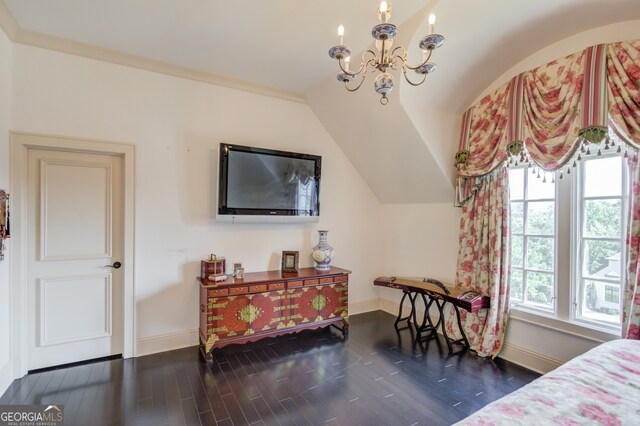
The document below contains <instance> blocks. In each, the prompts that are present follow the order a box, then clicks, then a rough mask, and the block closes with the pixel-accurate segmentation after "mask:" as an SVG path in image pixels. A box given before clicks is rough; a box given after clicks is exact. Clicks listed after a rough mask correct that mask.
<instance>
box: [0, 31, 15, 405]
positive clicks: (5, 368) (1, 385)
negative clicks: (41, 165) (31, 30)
mask: <svg viewBox="0 0 640 426" xmlns="http://www.w3.org/2000/svg"><path fill="white" fill-rule="evenodd" d="M12 49H13V46H12V44H11V42H10V41H9V39H8V38H7V36H6V35H5V34H4V32H3V31H0V189H4V190H5V191H9V147H8V143H7V140H8V138H9V134H8V131H9V122H10V114H11V67H12V63H13V53H12ZM7 244H8V247H7V252H6V257H5V260H4V261H3V262H0V394H1V392H3V391H4V389H5V388H6V387H7V386H8V384H9V383H10V381H11V379H12V377H11V370H12V366H11V362H10V349H11V345H10V344H9V341H10V334H11V311H10V304H9V300H10V291H9V290H10V287H9V286H10V281H9V264H10V263H11V259H10V256H11V243H10V242H7Z"/></svg>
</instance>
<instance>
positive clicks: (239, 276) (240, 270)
mask: <svg viewBox="0 0 640 426" xmlns="http://www.w3.org/2000/svg"><path fill="white" fill-rule="evenodd" d="M235 277H236V279H237V280H244V268H238V269H236V276H235Z"/></svg>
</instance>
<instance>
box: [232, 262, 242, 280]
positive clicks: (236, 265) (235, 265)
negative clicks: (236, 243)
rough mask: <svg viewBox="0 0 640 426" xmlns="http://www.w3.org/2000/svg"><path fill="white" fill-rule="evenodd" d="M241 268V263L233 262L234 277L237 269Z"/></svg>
mask: <svg viewBox="0 0 640 426" xmlns="http://www.w3.org/2000/svg"><path fill="white" fill-rule="evenodd" d="M240 268H242V263H234V264H233V276H234V278H235V276H236V274H237V273H238V269H240Z"/></svg>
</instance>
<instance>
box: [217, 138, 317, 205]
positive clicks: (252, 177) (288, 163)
mask: <svg viewBox="0 0 640 426" xmlns="http://www.w3.org/2000/svg"><path fill="white" fill-rule="evenodd" d="M320 168H321V157H320V156H317V155H310V154H300V153H294V152H286V151H276V150H271V149H263V148H253V147H248V146H241V145H230V144H220V179H219V188H218V197H219V203H218V215H233V216H243V215H249V216H251V215H266V216H319V215H320V202H319V195H320Z"/></svg>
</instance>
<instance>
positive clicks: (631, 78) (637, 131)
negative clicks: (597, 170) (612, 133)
mask: <svg viewBox="0 0 640 426" xmlns="http://www.w3.org/2000/svg"><path fill="white" fill-rule="evenodd" d="M607 83H608V84H607V88H608V92H609V116H610V118H611V124H612V127H613V128H614V129H615V130H616V132H618V133H619V134H620V135H621V136H622V137H623V138H625V139H626V140H627V141H629V142H630V143H631V144H632V146H634V147H636V148H637V147H640V40H638V41H634V42H620V43H612V44H610V45H609V46H608V48H607ZM628 165H629V176H630V179H629V181H630V188H631V190H630V192H631V193H630V194H629V216H628V221H627V223H628V231H627V242H626V244H627V259H626V261H627V262H626V264H627V274H626V283H625V288H624V289H623V291H622V294H623V309H622V322H623V324H622V337H625V338H627V339H640V283H639V279H640V262H639V259H638V252H639V251H640V164H639V163H638V159H637V157H636V156H629V159H628Z"/></svg>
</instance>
